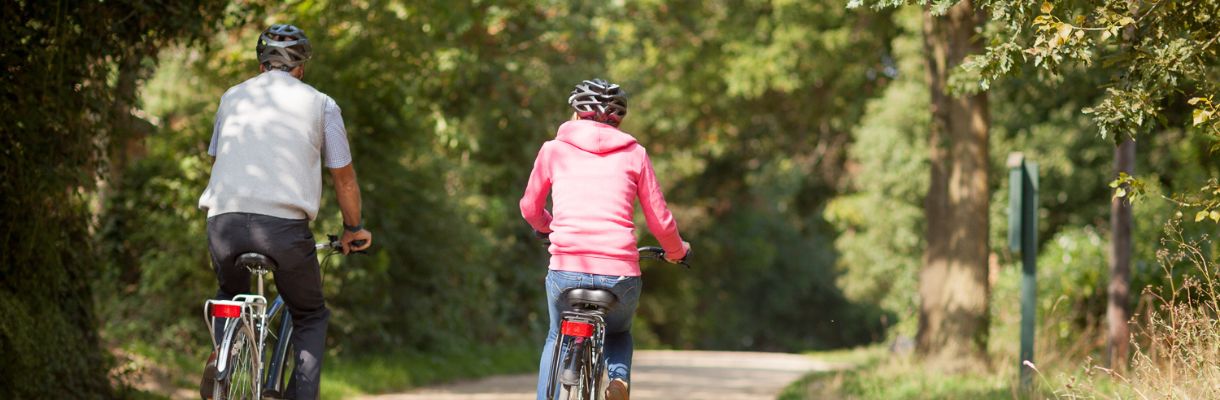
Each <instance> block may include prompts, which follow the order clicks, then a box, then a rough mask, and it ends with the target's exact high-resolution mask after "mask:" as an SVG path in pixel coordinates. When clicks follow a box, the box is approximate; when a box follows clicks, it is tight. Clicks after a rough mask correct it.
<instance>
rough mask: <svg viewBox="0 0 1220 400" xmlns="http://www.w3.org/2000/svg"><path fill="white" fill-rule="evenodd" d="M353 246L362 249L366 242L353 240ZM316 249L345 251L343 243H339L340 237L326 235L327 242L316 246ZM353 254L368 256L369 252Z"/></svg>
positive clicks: (361, 251)
mask: <svg viewBox="0 0 1220 400" xmlns="http://www.w3.org/2000/svg"><path fill="white" fill-rule="evenodd" d="M352 245H353V246H355V247H360V246H362V245H364V241H363V240H353V241H352ZM314 248H316V249H318V250H332V251H343V242H340V241H339V236H337V235H326V242H322V243H318V244H316V245H314ZM352 253H356V254H368V252H367V251H366V250H360V251H353V252H352Z"/></svg>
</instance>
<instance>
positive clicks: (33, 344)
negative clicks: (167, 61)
mask: <svg viewBox="0 0 1220 400" xmlns="http://www.w3.org/2000/svg"><path fill="white" fill-rule="evenodd" d="M2 7H3V16H4V17H3V18H4V23H3V24H0V25H3V28H0V29H2V31H0V33H2V34H3V35H4V37H5V44H4V50H3V51H0V62H2V63H3V64H4V66H5V74H3V76H0V97H3V98H4V99H5V100H4V101H3V102H2V103H0V111H2V112H3V113H4V114H5V115H6V116H7V117H6V118H4V121H3V122H0V131H2V132H3V134H0V147H3V148H4V149H5V150H4V159H5V160H4V162H3V163H0V191H2V192H3V193H4V196H3V198H4V200H3V202H4V203H3V206H2V207H0V225H2V226H4V227H5V228H4V230H3V239H0V240H2V242H0V243H3V244H0V248H2V249H3V250H2V255H0V264H2V265H3V266H2V267H0V276H3V280H2V283H0V298H3V299H4V300H0V315H4V318H5V320H6V321H5V323H4V324H3V328H0V352H3V353H4V354H6V355H9V356H10V357H8V360H7V361H6V362H5V363H3V365H2V366H0V380H2V381H4V382H6V383H8V384H6V385H4V386H3V388H0V397H5V398H104V397H108V396H110V395H112V392H111V388H110V385H109V383H108V381H107V372H108V366H109V360H108V357H107V356H105V353H104V352H103V351H102V349H101V348H100V347H99V343H98V335H97V331H96V324H97V321H96V319H95V310H94V299H93V297H92V296H93V292H92V291H91V288H90V281H91V280H92V278H93V275H92V274H93V272H94V271H96V270H97V268H96V267H97V266H98V264H99V263H98V262H97V259H98V257H97V255H98V253H97V252H96V248H94V247H93V246H92V237H91V236H92V234H93V231H92V230H93V229H94V228H95V227H93V226H91V221H93V220H92V219H91V218H90V214H91V213H90V207H91V206H93V205H95V204H96V203H93V202H94V201H96V200H97V199H98V198H99V195H100V193H101V192H104V189H103V188H98V187H96V186H95V179H96V178H98V177H99V172H103V171H105V168H106V167H107V165H108V164H107V159H108V158H109V156H110V150H111V148H110V147H111V145H112V144H114V143H120V142H122V139H123V138H125V137H127V136H128V135H130V134H131V133H132V132H133V131H136V130H137V129H138V126H137V124H135V123H134V121H133V118H132V117H131V115H130V114H129V112H130V110H129V109H127V108H126V107H127V105H129V104H131V102H132V101H134V97H135V96H134V93H133V92H132V88H134V85H135V82H136V81H138V80H139V79H140V78H141V77H142V76H144V74H145V73H146V72H147V71H148V69H147V66H146V65H145V64H144V61H146V57H148V56H150V55H153V54H155V52H156V51H157V50H158V49H159V48H160V47H162V46H165V45H166V44H169V43H173V42H189V41H191V40H193V39H195V38H198V37H200V36H203V35H205V34H206V32H208V31H209V30H210V28H211V27H212V26H213V25H214V24H215V23H216V21H217V20H218V18H220V17H222V16H224V15H225V13H224V10H225V8H224V3H221V2H202V1H173V2H168V1H114V2H105V3H102V2H57V3H55V4H46V3H44V2H31V1H21V0H19V1H11V2H6V3H4V5H3V6H2ZM116 21H121V23H116Z"/></svg>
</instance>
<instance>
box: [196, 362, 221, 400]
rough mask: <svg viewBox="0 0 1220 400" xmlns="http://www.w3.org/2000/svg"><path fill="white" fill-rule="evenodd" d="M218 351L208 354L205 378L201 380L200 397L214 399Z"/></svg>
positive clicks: (204, 371) (206, 399) (204, 370)
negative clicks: (213, 391)
mask: <svg viewBox="0 0 1220 400" xmlns="http://www.w3.org/2000/svg"><path fill="white" fill-rule="evenodd" d="M216 373H217V371H216V352H215V351H213V352H212V355H210V356H208V362H207V364H204V366H203V379H201V380H200V381H199V398H201V399H203V400H211V399H212V395H213V393H212V390H213V389H214V388H215V387H216Z"/></svg>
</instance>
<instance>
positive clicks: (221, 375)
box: [216, 320, 242, 381]
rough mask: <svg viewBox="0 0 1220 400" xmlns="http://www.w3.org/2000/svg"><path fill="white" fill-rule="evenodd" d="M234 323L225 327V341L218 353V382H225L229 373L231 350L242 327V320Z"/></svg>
mask: <svg viewBox="0 0 1220 400" xmlns="http://www.w3.org/2000/svg"><path fill="white" fill-rule="evenodd" d="M232 322H233V323H230V324H228V326H226V327H225V334H224V339H223V340H221V342H220V351H219V352H217V353H216V380H217V381H219V380H223V379H225V378H226V376H225V375H226V374H227V373H228V372H229V368H228V367H229V350H231V349H230V348H231V347H233V335H235V334H237V328H238V327H239V326H241V325H242V324H241V323H240V320H234V321H232Z"/></svg>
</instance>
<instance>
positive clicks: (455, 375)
mask: <svg viewBox="0 0 1220 400" xmlns="http://www.w3.org/2000/svg"><path fill="white" fill-rule="evenodd" d="M537 347H538V346H537V344H536V343H532V342H531V343H529V344H513V343H501V344H495V345H491V344H486V343H473V344H466V345H463V346H461V347H454V348H442V349H432V350H431V351H429V352H428V353H427V354H423V353H419V352H416V351H405V350H389V351H386V352H382V353H375V354H366V355H360V356H352V357H335V358H331V359H328V360H327V365H326V374H324V375H323V377H322V394H321V397H322V398H325V399H340V398H351V397H357V396H360V395H366V394H372V393H388V392H396V391H403V390H407V389H413V388H417V387H423V386H427V385H432V384H437V383H441V382H450V381H454V380H458V379H475V378H481V377H485V376H488V375H492V374H506V373H527V372H530V371H532V370H537V368H538V348H537Z"/></svg>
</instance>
